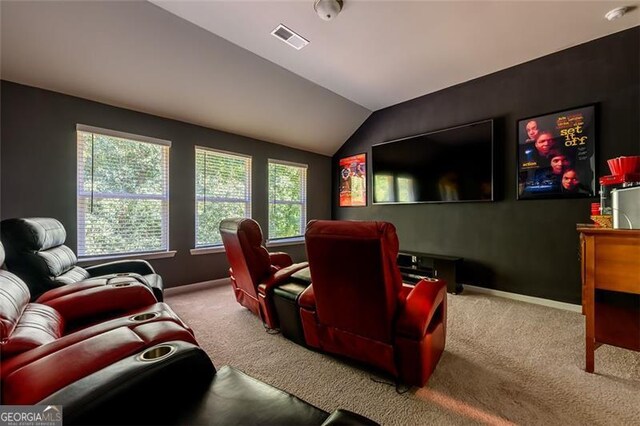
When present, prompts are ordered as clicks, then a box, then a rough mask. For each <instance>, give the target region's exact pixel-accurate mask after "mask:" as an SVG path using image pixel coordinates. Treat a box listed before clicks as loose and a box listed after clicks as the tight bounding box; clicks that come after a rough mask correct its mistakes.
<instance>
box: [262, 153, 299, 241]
mask: <svg viewBox="0 0 640 426" xmlns="http://www.w3.org/2000/svg"><path fill="white" fill-rule="evenodd" d="M306 223H307V166H306V165H304V164H293V163H286V162H283V161H277V160H269V239H270V240H273V239H277V238H292V237H301V236H302V235H303V234H304V228H305V225H306Z"/></svg>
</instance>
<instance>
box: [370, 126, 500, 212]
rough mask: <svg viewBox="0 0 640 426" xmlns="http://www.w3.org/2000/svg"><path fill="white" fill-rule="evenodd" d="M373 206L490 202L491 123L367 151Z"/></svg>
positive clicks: (401, 141) (491, 195) (454, 129)
mask: <svg viewBox="0 0 640 426" xmlns="http://www.w3.org/2000/svg"><path fill="white" fill-rule="evenodd" d="M371 169H372V172H373V202H374V203H376V204H390V203H443V202H463V201H492V200H493V120H486V121H481V122H478V123H472V124H467V125H464V126H459V127H453V128H450V129H445V130H438V131H435V132H431V133H425V134H422V135H416V136H411V137H408V138H403V139H398V140H394V141H389V142H385V143H382V144H379V145H374V146H373V147H372V148H371Z"/></svg>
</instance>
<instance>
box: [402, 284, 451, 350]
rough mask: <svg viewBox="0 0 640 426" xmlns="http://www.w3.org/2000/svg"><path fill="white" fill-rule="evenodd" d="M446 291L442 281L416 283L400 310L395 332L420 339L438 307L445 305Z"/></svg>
mask: <svg viewBox="0 0 640 426" xmlns="http://www.w3.org/2000/svg"><path fill="white" fill-rule="evenodd" d="M446 290H447V285H446V283H445V282H444V281H443V280H436V279H432V278H426V279H423V280H421V281H420V282H418V283H417V284H416V286H415V287H414V288H413V290H411V292H409V295H408V296H407V299H406V301H405V303H404V305H403V306H402V307H401V308H400V312H399V313H398V320H397V321H396V332H397V333H398V334H399V335H401V336H404V337H409V338H413V339H421V338H422V337H423V336H424V335H425V334H426V332H427V328H428V327H429V324H431V320H432V319H433V316H434V315H435V313H436V311H437V310H438V308H439V307H440V305H441V304H444V303H446V297H447V291H446Z"/></svg>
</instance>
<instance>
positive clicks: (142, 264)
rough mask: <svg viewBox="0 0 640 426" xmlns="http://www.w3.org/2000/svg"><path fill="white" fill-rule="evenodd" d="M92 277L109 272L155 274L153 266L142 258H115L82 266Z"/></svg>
mask: <svg viewBox="0 0 640 426" xmlns="http://www.w3.org/2000/svg"><path fill="white" fill-rule="evenodd" d="M84 269H85V270H86V271H87V272H88V273H89V275H91V276H92V277H99V276H102V275H109V274H123V273H127V272H128V273H133V274H139V275H149V274H155V273H156V271H154V269H153V267H152V266H151V264H150V263H149V262H147V261H146V260H142V259H135V260H117V261H115V262H109V263H101V264H100V265H93V266H88V267H86V268H84Z"/></svg>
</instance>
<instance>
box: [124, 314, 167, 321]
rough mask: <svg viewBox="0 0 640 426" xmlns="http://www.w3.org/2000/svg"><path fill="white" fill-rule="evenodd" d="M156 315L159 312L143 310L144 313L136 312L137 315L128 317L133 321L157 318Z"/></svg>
mask: <svg viewBox="0 0 640 426" xmlns="http://www.w3.org/2000/svg"><path fill="white" fill-rule="evenodd" d="M158 316H160V312H145V313H144V314H138V315H134V316H132V317H129V319H130V320H131V321H135V322H142V321H147V320H150V319H153V318H157V317H158Z"/></svg>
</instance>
